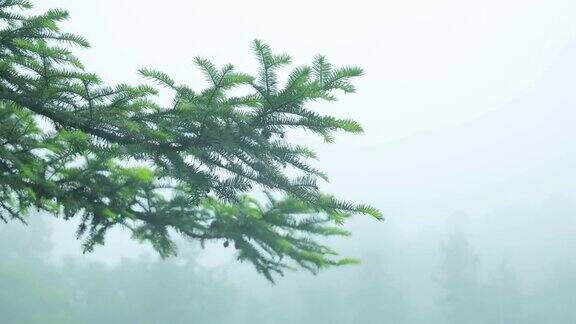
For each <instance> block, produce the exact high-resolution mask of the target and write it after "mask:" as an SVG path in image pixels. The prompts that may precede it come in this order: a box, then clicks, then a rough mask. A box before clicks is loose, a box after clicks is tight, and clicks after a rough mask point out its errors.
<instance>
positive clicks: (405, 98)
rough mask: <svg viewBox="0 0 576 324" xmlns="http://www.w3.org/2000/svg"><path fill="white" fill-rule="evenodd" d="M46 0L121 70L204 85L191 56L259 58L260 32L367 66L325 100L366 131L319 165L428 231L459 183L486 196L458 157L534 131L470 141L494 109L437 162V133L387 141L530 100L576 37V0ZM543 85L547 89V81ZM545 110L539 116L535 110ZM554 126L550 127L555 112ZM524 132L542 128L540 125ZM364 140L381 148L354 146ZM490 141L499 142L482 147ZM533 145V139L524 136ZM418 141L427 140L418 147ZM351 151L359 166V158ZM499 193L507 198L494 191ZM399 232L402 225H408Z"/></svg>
mask: <svg viewBox="0 0 576 324" xmlns="http://www.w3.org/2000/svg"><path fill="white" fill-rule="evenodd" d="M36 6H37V10H45V9H48V8H53V7H61V8H65V9H67V10H69V12H70V14H71V19H70V21H68V22H67V23H66V24H65V25H66V29H67V30H68V31H72V32H75V33H78V34H81V35H83V36H85V37H87V38H88V39H89V40H90V42H91V44H92V48H91V49H89V50H87V51H84V52H82V53H81V54H80V56H81V57H82V58H83V60H84V62H85V63H86V65H87V67H88V68H89V69H90V70H92V71H95V72H97V73H98V74H100V75H101V76H103V77H104V79H105V80H106V81H108V82H110V83H119V82H129V83H136V82H140V81H142V80H141V79H140V78H139V76H138V74H137V72H136V71H137V69H138V68H140V67H144V66H149V67H154V68H158V69H160V70H163V71H165V72H168V73H169V74H171V75H173V76H175V77H176V78H177V79H178V80H180V81H183V82H187V83H189V84H190V85H192V86H193V87H195V86H201V85H202V77H201V75H200V73H198V71H196V70H194V68H193V67H192V64H191V62H192V59H193V57H194V56H204V57H208V58H211V59H213V60H214V61H215V62H216V63H218V64H225V63H233V64H235V65H236V66H237V67H238V68H239V69H240V70H245V71H247V72H252V71H254V68H255V62H254V60H253V57H252V53H251V51H250V42H251V41H252V40H253V39H254V38H259V39H262V40H264V41H266V42H268V43H270V45H271V46H272V47H273V48H274V49H276V50H277V51H280V52H287V53H289V54H291V55H292V56H293V57H294V61H295V63H296V64H306V63H308V62H309V61H310V59H311V58H312V57H313V56H314V55H315V54H317V53H322V54H325V55H327V56H328V57H329V58H330V59H331V60H332V61H333V62H334V63H335V64H340V65H351V64H353V65H359V66H361V67H363V68H364V69H365V70H366V75H365V76H364V77H362V78H361V79H360V80H359V82H358V93H357V94H354V95H349V96H346V97H344V98H342V100H341V101H340V102H338V103H335V104H330V105H329V106H325V107H321V108H322V109H323V110H324V111H329V112H330V113H331V114H337V115H340V116H346V117H351V118H354V119H356V120H358V121H360V122H361V123H362V124H363V125H364V127H365V129H366V134H365V135H363V136H362V137H357V136H346V137H342V138H340V139H339V140H338V144H336V145H334V146H331V147H330V148H326V149H325V148H324V147H323V148H322V153H323V154H322V157H323V159H322V161H321V163H320V167H321V168H322V169H325V170H326V171H328V173H329V174H330V175H331V179H332V182H331V183H330V184H329V185H328V187H327V190H328V191H330V192H335V193H337V194H339V195H344V196H346V197H350V199H352V200H357V201H363V202H364V201H365V202H367V203H370V204H373V205H376V206H377V207H380V208H382V209H383V210H384V211H385V212H386V213H387V216H388V219H389V222H388V223H387V224H386V226H385V227H384V228H386V229H389V228H393V227H394V226H395V225H394V224H395V223H401V222H404V223H405V224H406V225H405V228H408V229H410V231H407V233H409V235H414V237H417V236H418V235H419V233H420V232H421V231H429V230H430V228H431V225H430V224H435V226H437V227H442V226H444V223H442V222H438V220H437V219H434V218H431V217H432V216H431V215H433V214H434V212H433V211H432V212H431V208H436V210H437V211H438V210H452V209H453V204H452V202H450V199H452V198H453V197H458V195H456V196H454V193H455V192H456V193H461V196H462V197H461V198H462V201H465V202H466V204H468V203H470V201H472V202H479V201H480V200H478V196H479V195H480V194H478V193H467V191H465V190H462V189H461V188H462V187H463V186H467V185H470V186H471V185H472V184H474V185H476V184H477V183H478V179H477V178H474V177H472V178H471V180H469V181H468V180H467V181H462V177H459V176H458V175H457V174H456V175H455V173H454V169H455V168H456V169H458V168H460V169H458V170H465V171H466V172H465V173H466V174H469V175H473V176H475V175H476V174H477V172H476V170H477V169H479V168H484V167H483V164H482V163H476V164H475V162H474V161H473V160H474V159H476V160H478V159H482V158H483V156H482V155H481V154H484V156H487V155H488V156H491V157H492V160H494V161H496V162H494V164H493V165H490V166H489V168H488V167H485V168H484V169H485V170H483V173H482V172H480V173H478V174H479V175H478V177H480V178H481V180H482V181H483V180H484V179H486V178H487V177H488V176H493V175H494V174H495V173H494V172H499V170H500V169H502V168H503V167H504V166H510V168H515V167H516V164H515V163H517V161H516V160H509V161H510V162H509V163H504V162H502V163H501V161H500V160H505V159H508V158H509V157H510V156H514V154H512V153H510V154H502V152H507V150H508V147H512V148H515V147H516V144H517V143H518V142H519V141H523V139H524V137H523V136H524V135H525V134H524V133H522V136H516V137H510V138H509V139H508V141H504V142H506V143H508V144H507V145H509V146H505V145H499V144H498V143H501V142H502V141H500V139H499V138H498V136H504V137H506V136H507V135H506V133H505V132H504V133H502V132H501V133H498V134H496V135H494V136H495V138H496V139H495V140H494V141H493V142H487V143H488V144H486V143H484V142H480V143H479V144H478V143H476V144H474V145H476V146H470V142H469V138H474V139H476V138H483V136H484V135H485V134H486V129H490V128H491V126H490V125H492V124H490V123H492V121H490V122H486V123H484V124H481V127H478V128H479V129H481V130H480V131H478V134H480V135H478V136H477V137H474V136H476V135H475V134H476V133H472V135H470V134H468V133H466V132H467V128H466V127H460V128H457V131H456V134H453V133H450V132H448V133H447V134H446V135H445V136H436V137H433V138H437V139H438V140H437V141H436V142H432V143H431V144H430V145H431V146H434V149H435V150H437V152H444V153H446V152H450V150H451V149H452V146H454V147H470V148H469V151H470V152H471V153H470V154H468V153H462V154H460V155H461V156H455V157H454V156H452V155H450V154H445V156H446V158H445V160H439V161H437V162H436V164H438V167H437V168H436V167H435V166H434V164H430V163H426V162H422V161H420V160H421V159H422V157H423V156H424V157H425V158H428V157H427V155H426V154H425V153H426V152H425V149H426V148H427V147H428V146H429V145H428V144H418V143H419V142H417V144H414V145H412V144H410V142H408V144H406V146H403V145H404V144H403V143H404V142H397V144H396V146H402V148H400V149H396V148H394V147H389V146H387V147H385V146H379V144H380V143H384V142H394V141H396V140H398V139H400V138H404V137H406V136H410V135H414V134H416V133H419V132H422V131H426V130H430V129H441V128H446V127H451V126H456V125H459V124H462V123H464V122H466V121H469V120H475V119H477V118H478V117H480V116H482V115H484V114H486V113H487V112H490V111H494V110H498V109H500V108H502V107H507V106H509V103H511V102H517V101H518V99H522V98H524V97H525V95H526V94H529V93H531V92H533V91H534V88H537V87H538V81H539V79H540V78H541V77H542V75H543V74H544V73H545V72H546V70H547V69H548V68H549V67H550V66H551V65H553V64H554V63H555V58H556V56H557V55H559V53H561V52H562V50H563V48H565V47H569V46H570V44H574V43H575V42H576V38H575V36H576V2H574V1H573V0H549V1H541V0H539V1H536V0H532V1H531V0H524V1H516V0H500V1H496V0H482V1H480V0H436V1H430V0H406V1H368V0H357V1H354V2H350V1H310V0H308V1H304V0H294V1H269V0H268V1H265V0H244V1H223V0H212V1H184V0H165V1H161V2H160V1H152V0H139V1H136V0H132V1H130V0H114V1H112V0H82V1H79V0H76V1H72V0H43V1H42V2H39V1H38V2H37V4H36ZM572 46H573V47H574V45H572ZM560 70H561V71H562V68H561V67H560ZM542 91H544V92H545V93H541V95H542V98H544V99H546V98H547V94H546V91H547V90H542ZM542 91H540V92H542ZM516 106H518V105H516ZM539 108H540V107H539V106H538V107H535V108H534V109H539ZM522 109H523V106H521V105H520V107H518V108H517V110H516V111H515V112H514V114H517V116H516V115H514V116H511V117H510V118H508V119H507V120H513V119H514V118H518V119H521V118H522V116H523V113H522ZM534 116H537V115H533V116H532V117H530V118H532V119H533V120H536V119H537V118H538V117H534ZM567 116H568V115H567ZM570 116H571V117H573V116H572V115H570ZM495 120H496V119H495ZM494 123H497V121H494ZM532 124H534V125H538V124H537V123H532ZM505 126H506V127H509V124H506V125H505ZM546 127H550V128H548V130H550V129H552V127H553V125H548V126H546ZM474 129H475V128H474ZM566 129H568V128H566ZM525 133H526V134H530V133H531V131H530V129H528V130H527V131H526V132H525ZM458 134H464V135H466V134H468V135H466V136H468V137H469V138H468V137H464V138H462V140H461V141H460V143H459V144H450V140H449V139H451V138H454V137H456V138H458V137H459V135H458ZM526 136H528V135H526ZM527 140H528V141H530V140H533V139H527ZM551 141H552V140H551ZM439 142H441V143H439ZM398 143H399V144H398ZM446 143H448V144H446ZM358 145H366V146H367V147H371V148H372V149H371V151H370V152H366V150H365V151H354V149H355V148H356V149H358ZM393 145H394V144H393ZM443 145H444V146H443ZM451 145H452V146H451ZM486 145H493V146H494V147H492V146H490V147H488V148H486V149H485V150H484V151H483V150H482V149H483V148H485V146H486ZM529 146H530V143H524V145H523V146H522V147H524V148H528V149H529ZM546 146H548V145H547V143H544V144H543V145H542V147H546ZM375 147H376V148H377V149H373V148H375ZM412 147H414V151H415V152H416V153H414V154H412V153H410V154H408V153H406V152H405V151H410V150H411V149H412ZM430 150H432V149H430ZM344 151H352V152H356V154H348V155H347V156H345V157H343V156H342V154H341V153H340V152H344ZM422 151H424V153H423V152H422ZM478 152H480V153H478ZM482 152H484V153H482ZM368 153H370V154H368ZM433 153H434V152H432V154H433ZM474 154H477V155H474ZM540 155H541V157H539V158H542V159H545V158H546V157H547V156H546V153H542V154H540ZM526 156H531V155H526ZM456 158H458V159H459V160H456ZM510 159H511V158H510ZM366 160H368V161H366ZM524 161H531V160H529V159H524ZM362 163H364V164H362ZM539 163H540V162H539ZM350 165H355V166H357V167H356V169H359V170H358V171H355V172H351V171H350V167H349V166H350ZM521 167H522V168H523V169H525V168H530V167H533V165H523V166H521ZM470 170H472V171H470ZM462 172H463V171H462ZM498 174H500V173H498ZM501 174H504V172H502V173H501ZM484 175H486V176H484ZM502 179H505V178H502ZM502 181H505V180H502ZM444 182H445V185H444V186H443V187H442V186H441V185H442V184H443V183H444ZM491 185H492V183H490V184H487V185H486V186H485V187H490V186H491ZM554 185H555V184H552V185H551V187H552V186H554ZM458 186H460V187H458ZM440 187H441V188H440ZM358 188H364V189H365V190H358ZM439 188H440V189H439ZM445 188H448V189H445ZM547 189H548V187H547V188H546V190H547ZM482 190H484V189H482ZM477 191H481V190H480V189H478V190H477ZM489 191H490V190H487V191H486V192H489ZM511 191H514V190H511ZM470 192H473V190H470ZM482 192H483V191H482ZM546 192H548V191H546ZM486 195H487V196H489V199H492V200H491V201H490V202H491V203H494V204H495V203H496V201H495V200H494V197H493V195H488V194H486ZM497 196H499V195H497ZM466 199H467V200H466ZM487 199H488V198H487ZM461 204H465V203H461ZM432 206H435V207H432ZM438 206H443V207H442V208H440V209H439V208H438ZM437 214H438V213H437ZM437 214H436V215H437ZM426 217H428V218H427V219H426ZM391 224H392V225H391ZM57 231H58V232H57V234H56V236H57V237H64V235H67V236H70V235H71V234H70V233H73V231H74V230H73V224H67V225H63V226H58V227H57ZM396 233H401V232H400V231H399V230H398V229H396ZM359 235H360V234H359ZM78 245H79V244H72V243H71V242H70V241H62V242H61V244H60V251H61V252H62V253H68V252H70V251H72V250H73V251H77V250H78ZM118 247H122V249H119V248H118ZM138 248H139V247H138V245H137V244H136V243H134V242H131V241H130V240H129V238H127V237H122V236H111V237H110V240H109V241H108V244H107V246H106V247H105V248H102V249H100V250H98V251H97V252H96V253H95V254H94V256H95V257H97V258H106V257H109V256H110V255H111V254H114V253H117V251H118V250H122V251H124V253H123V254H130V253H131V251H135V250H137V249H138Z"/></svg>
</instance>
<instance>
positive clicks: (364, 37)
mask: <svg viewBox="0 0 576 324" xmlns="http://www.w3.org/2000/svg"><path fill="white" fill-rule="evenodd" d="M276 6H277V7H276ZM52 7H63V8H66V9H68V10H69V11H70V13H71V17H72V19H71V20H70V21H69V22H67V23H66V28H67V29H68V30H71V31H73V32H75V33H79V34H82V35H84V36H86V37H87V38H88V39H89V40H90V41H91V43H92V48H91V49H90V50H88V51H86V52H83V53H80V56H81V57H82V58H83V60H84V61H85V62H86V65H87V67H88V68H89V69H91V70H94V71H96V72H97V73H99V74H101V75H102V76H103V77H104V78H105V79H106V81H107V82H112V83H120V82H131V83H136V82H141V81H142V80H141V79H140V78H139V77H138V75H137V73H136V70H137V69H138V68H140V67H142V66H152V67H155V68H158V69H160V70H164V71H166V72H169V73H170V74H172V75H175V76H176V77H177V78H179V79H180V80H181V81H187V82H189V83H190V84H192V85H194V84H198V83H200V82H201V81H200V80H201V78H200V76H199V74H198V73H197V71H195V70H194V69H193V68H192V65H191V59H192V58H193V57H194V56H196V55H201V56H205V57H210V58H214V59H215V61H216V62H218V63H220V64H223V63H228V62H232V63H234V64H235V65H236V66H238V68H239V69H241V70H248V71H252V70H253V69H254V62H253V60H252V57H251V55H250V54H251V53H250V49H249V43H250V41H251V40H252V39H254V38H260V39H263V40H266V41H268V42H269V43H270V44H271V45H272V47H273V48H274V49H276V50H279V51H286V52H288V53H290V54H292V55H293V56H294V58H295V61H296V62H297V63H307V62H308V61H309V59H310V58H311V57H312V56H313V55H314V54H316V53H323V54H326V55H327V56H328V57H329V58H331V59H332V60H333V61H334V62H335V63H337V64H356V65H359V66H362V67H363V68H364V69H365V70H366V71H367V73H366V76H364V77H362V79H361V80H360V82H359V84H358V93H357V94H354V95H350V96H346V98H343V99H342V100H340V101H338V102H337V103H335V104H331V105H330V106H319V107H318V109H319V110H321V111H322V112H330V113H331V114H335V115H337V116H346V117H350V118H353V119H356V120H358V121H359V122H361V124H363V126H364V128H365V134H363V135H360V136H343V137H337V139H336V142H335V143H334V144H331V145H325V144H324V143H321V142H320V141H318V140H316V139H312V138H308V137H303V138H302V139H301V140H302V141H304V142H306V143H307V144H309V145H311V146H312V147H315V148H316V149H317V150H318V151H319V153H320V154H319V155H320V162H319V167H320V168H322V169H323V170H324V171H326V173H327V174H328V175H330V182H329V183H325V184H323V185H322V189H324V190H326V191H329V192H332V193H335V194H336V195H338V196H340V197H344V198H345V199H347V200H350V201H356V202H365V203H368V204H371V205H373V206H375V207H378V208H380V209H381V210H382V211H383V212H384V215H385V219H386V220H385V222H376V221H374V220H373V219H369V218H367V217H366V218H364V217H356V218H355V219H354V220H353V221H351V222H348V223H346V224H344V226H345V227H346V228H348V229H351V230H352V231H353V236H352V237H351V238H345V239H337V240H334V241H333V242H331V244H333V245H334V246H335V247H337V249H338V251H341V253H342V255H344V256H353V257H358V258H360V260H361V261H362V263H361V264H360V265H354V266H346V267H338V268H334V269H329V270H326V271H322V272H320V273H319V274H318V275H311V274H309V273H306V272H303V271H296V272H289V273H287V275H286V276H285V277H283V278H279V280H278V282H277V283H276V284H274V285H273V284H271V283H269V282H268V281H266V280H265V279H264V278H263V277H262V276H259V275H258V274H257V273H256V272H255V271H254V270H253V269H252V268H251V267H250V266H249V265H246V264H239V263H237V262H236V261H235V260H234V255H233V252H231V251H228V250H225V249H223V248H221V247H220V246H210V245H209V246H208V247H207V248H206V249H201V248H200V246H199V244H196V243H195V242H186V241H182V242H180V243H179V246H180V250H181V253H180V255H179V256H178V257H176V258H170V259H167V260H159V258H158V257H157V256H156V255H155V254H154V252H153V251H152V249H151V248H149V247H147V246H142V245H139V244H138V243H136V242H133V241H131V239H130V237H129V236H128V235H127V234H126V233H122V232H119V231H116V232H113V233H111V234H110V235H109V237H108V239H107V244H106V246H104V247H101V248H99V249H97V250H96V251H95V252H94V253H92V254H88V255H83V254H82V253H81V252H80V243H79V242H77V241H75V240H74V231H75V227H74V223H73V222H71V223H65V222H64V221H62V220H54V219H52V218H51V217H50V216H47V215H33V217H31V219H30V225H29V226H28V227H25V226H24V225H21V224H16V223H14V224H9V225H4V224H0V323H103V322H108V323H502V324H504V323H576V309H575V308H574V305H576V294H574V291H575V289H576V258H575V257H574V247H576V236H575V235H574V233H576V185H575V183H576V174H575V173H574V172H573V168H574V165H576V147H575V146H574V145H573V139H574V138H575V136H576V128H575V127H574V122H576V112H575V110H574V109H573V107H574V106H576V97H575V96H574V91H573V89H572V87H573V85H574V83H575V81H576V77H575V76H576V62H575V60H574V58H575V57H576V19H575V18H576V5H575V4H573V3H572V2H571V1H546V2H544V1H448V0H439V1H423V0H422V1H418V0H412V1H403V2H388V1H385V2H373V1H363V0H361V1H355V2H344V1H342V2H327V1H318V2H313V3H310V2H305V1H291V2H284V3H281V2H278V3H271V2H269V1H268V2H267V1H259V0H249V1H242V2H233V1H210V2H201V3H191V2H189V1H176V0H172V1H164V2H162V4H159V2H157V1H148V0H146V1H138V2H134V1H127V0H123V1H75V2H72V1H64V0H46V1H42V2H41V3H40V2H38V3H37V8H36V9H37V10H45V9H47V8H52ZM319 28H325V29H327V30H329V32H326V33H322V34H319V33H318V32H317V31H318V30H319ZM55 309H56V310H57V311H55ZM14 319H18V320H16V321H14Z"/></svg>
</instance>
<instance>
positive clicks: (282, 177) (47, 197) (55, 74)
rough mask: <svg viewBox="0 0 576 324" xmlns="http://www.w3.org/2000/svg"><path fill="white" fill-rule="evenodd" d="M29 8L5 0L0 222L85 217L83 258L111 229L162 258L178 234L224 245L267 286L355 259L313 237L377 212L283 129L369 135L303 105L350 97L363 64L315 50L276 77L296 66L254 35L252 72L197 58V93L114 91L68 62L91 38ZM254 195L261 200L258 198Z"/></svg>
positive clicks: (1, 6) (1, 1) (158, 76)
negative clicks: (329, 184) (338, 187)
mask: <svg viewBox="0 0 576 324" xmlns="http://www.w3.org/2000/svg"><path fill="white" fill-rule="evenodd" d="M31 6H32V5H31V3H30V2H29V1H25V0H0V20H1V22H0V28H1V30H0V195H1V198H0V219H1V220H3V221H5V222H7V221H9V220H12V219H18V220H20V221H24V222H25V221H26V215H27V212H28V210H30V209H31V208H33V209H38V210H43V211H47V212H49V213H52V214H54V215H58V216H62V217H63V218H64V219H71V218H79V219H80V220H81V222H80V226H79V228H78V237H79V238H82V239H83V240H84V243H83V248H84V249H85V251H92V250H93V249H94V247H95V246H96V245H98V244H103V243H104V238H105V234H106V232H107V230H109V229H110V228H113V227H116V226H121V227H124V228H127V229H129V230H130V231H131V233H132V234H133V236H134V238H135V239H137V240H141V241H147V242H150V243H151V244H152V245H153V246H154V248H155V249H156V250H157V251H158V252H159V253H160V255H162V256H164V257H166V256H170V255H173V254H175V253H176V246H175V244H174V243H173V241H172V239H171V235H173V234H175V233H179V234H181V235H183V236H184V237H187V238H189V239H193V240H200V241H201V242H205V241H218V240H219V241H221V242H223V245H224V246H225V247H227V246H229V245H230V244H232V246H233V247H235V248H236V249H237V250H238V259H239V260H240V261H249V262H251V263H252V264H253V265H254V266H255V267H256V269H257V270H258V271H259V272H260V273H262V274H263V275H265V276H266V278H268V279H269V280H273V275H274V274H280V275H281V274H282V273H283V271H284V270H285V269H287V268H291V267H292V266H293V265H299V266H300V267H303V268H305V269H308V270H310V271H312V272H316V271H318V270H320V269H321V268H325V267H327V266H332V265H341V264H347V263H351V262H354V260H350V259H338V258H337V256H336V252H335V251H333V250H332V249H330V248H329V247H327V246H325V245H324V244H322V243H320V242H319V241H318V238H319V237H321V236H334V235H336V236H338V235H339V236H343V235H344V236H345V235H348V234H349V233H348V232H347V231H345V230H343V229H342V228H341V224H342V223H343V222H344V221H345V220H346V219H347V218H349V217H350V216H352V215H353V214H368V215H371V216H374V217H375V218H377V219H381V214H380V212H379V211H377V210H376V209H374V208H371V207H369V206H365V205H355V204H351V203H348V202H346V201H341V200H339V199H336V198H335V197H333V196H330V195H327V194H325V193H322V192H320V191H319V190H318V187H317V182H318V181H320V180H327V177H326V175H325V174H323V173H322V172H321V171H320V170H317V169H315V168H314V167H312V166H311V165H310V161H311V160H313V159H315V158H316V156H315V154H314V152H313V151H311V150H310V149H308V148H306V147H302V146H299V145H296V144H295V143H292V142H290V141H289V140H288V136H287V135H288V133H289V132H290V131H291V130H295V129H299V130H305V131H309V132H312V133H314V134H318V135H319V136H322V137H323V138H324V139H325V140H326V141H327V142H331V141H332V139H333V137H332V136H333V134H334V133H335V132H350V133H360V132H362V128H361V127H360V125H359V124H358V123H356V122H354V121H352V120H347V119H337V118H334V117H331V116H324V115H320V114H318V113H316V112H314V111H313V110H311V109H310V108H308V104H309V103H310V102H312V101H318V100H325V101H334V100H336V93H337V92H338V91H340V92H344V93H350V92H354V90H355V89H354V86H353V84H352V83H351V81H352V79H354V78H355V77H358V76H360V75H361V74H362V70H361V69H359V68H356V67H346V68H333V67H332V66H331V65H330V63H328V61H327V60H326V59H325V58H324V57H323V56H317V57H316V58H315V59H314V61H313V63H312V64H311V65H310V66H302V67H298V68H295V69H292V70H291V71H290V72H289V76H288V78H287V80H286V81H285V82H281V80H279V77H278V72H279V71H280V70H281V69H286V68H287V67H288V65H290V64H291V58H290V57H289V56H288V55H286V54H274V53H273V52H272V50H271V49H270V47H269V46H268V45H267V44H265V43H263V42H260V41H255V42H254V43H253V51H254V54H255V56H256V58H257V60H258V62H259V66H260V68H259V71H258V74H257V76H252V75H250V74H246V73H242V72H239V71H236V70H235V68H234V67H233V66H232V65H226V66H224V67H221V68H218V67H216V66H215V65H214V64H213V63H212V62H210V61H209V60H207V59H204V58H196V59H195V61H194V62H195V64H196V65H197V67H198V68H199V69H200V71H201V72H202V73H203V74H204V75H205V77H206V80H207V82H208V84H209V86H208V87H207V88H205V89H202V90H193V89H191V88H190V87H188V86H186V85H182V84H178V83H177V82H176V81H175V80H173V79H172V78H171V77H170V76H169V75H167V74H166V73H163V72H161V71H157V70H154V69H150V68H145V69H142V70H140V73H141V74H142V75H143V76H144V77H145V78H147V79H148V80H150V81H152V82H150V84H146V85H136V86H133V85H127V84H121V85H117V86H108V85H105V84H104V83H103V82H102V81H101V80H100V79H99V77H98V76H97V75H95V74H93V73H90V72H88V71H86V70H85V69H84V67H83V65H82V63H81V62H80V61H79V60H78V59H77V58H76V57H75V56H74V55H73V54H72V49H73V47H80V48H85V47H88V46H89V44H88V42H87V41H86V40H85V39H84V38H82V37H80V36H77V35H73V34H69V33H66V32H63V31H61V30H60V29H59V26H58V23H59V22H61V21H62V20H65V19H66V18H67V17H68V15H67V13H66V12H65V11H62V10H50V11H48V12H46V13H44V14H41V15H37V16H32V15H28V14H27V11H26V9H29V8H31ZM160 89H163V90H162V91H166V90H167V91H171V92H172V93H173V98H174V99H173V104H172V105H171V106H170V107H164V106H161V105H159V104H158V103H157V100H156V96H157V94H158V93H159V91H161V90H160ZM232 89H241V90H243V91H244V92H243V93H245V94H244V95H239V96H238V95H231V94H230V93H231V90H232ZM238 92H239V91H234V93H238ZM257 192H264V193H265V194H266V196H267V197H268V198H267V199H266V201H262V200H257V199H255V198H252V197H250V196H249V194H250V193H252V194H254V193H257Z"/></svg>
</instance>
